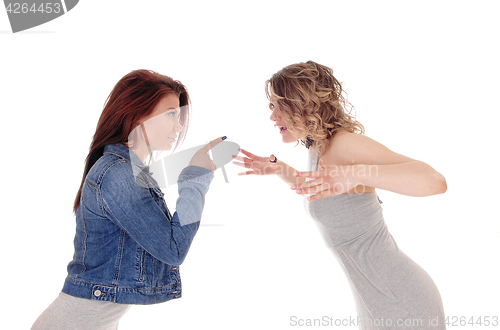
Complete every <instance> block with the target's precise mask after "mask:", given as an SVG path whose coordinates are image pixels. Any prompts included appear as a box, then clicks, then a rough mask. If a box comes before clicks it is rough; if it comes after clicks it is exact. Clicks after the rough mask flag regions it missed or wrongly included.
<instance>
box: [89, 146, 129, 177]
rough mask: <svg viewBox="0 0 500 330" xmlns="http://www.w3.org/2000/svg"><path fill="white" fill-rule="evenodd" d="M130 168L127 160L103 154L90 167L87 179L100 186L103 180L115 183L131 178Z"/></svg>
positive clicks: (114, 155)
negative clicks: (106, 179) (107, 179)
mask: <svg viewBox="0 0 500 330" xmlns="http://www.w3.org/2000/svg"><path fill="white" fill-rule="evenodd" d="M131 174H132V166H131V164H130V162H129V161H127V159H125V158H123V157H120V156H119V155H116V154H110V153H104V154H103V155H102V156H101V157H100V158H99V159H98V160H97V161H96V162H95V163H94V165H93V166H92V168H91V169H90V171H89V173H88V174H87V179H88V180H90V181H92V182H93V183H94V184H96V185H100V184H101V183H102V181H103V180H104V178H109V179H111V181H115V180H117V179H118V178H121V179H126V178H131Z"/></svg>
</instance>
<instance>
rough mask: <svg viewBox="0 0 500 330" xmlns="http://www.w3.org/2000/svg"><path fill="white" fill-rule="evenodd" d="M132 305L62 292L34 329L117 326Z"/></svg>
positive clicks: (104, 329) (98, 329) (82, 329)
mask: <svg viewBox="0 0 500 330" xmlns="http://www.w3.org/2000/svg"><path fill="white" fill-rule="evenodd" d="M130 306H131V305H124V304H116V303H112V302H108V301H98V300H90V299H84V298H79V297H74V296H71V295H69V294H66V293H64V292H61V293H60V294H59V297H57V298H56V300H54V302H53V303H52V304H51V305H50V306H49V307H47V309H46V310H45V311H44V312H43V313H42V314H41V315H40V316H39V317H38V319H37V320H36V321H35V324H33V326H32V328H31V330H46V329H50V330H90V329H92V330H116V329H118V323H119V322H120V319H121V318H122V316H123V315H125V313H126V312H127V311H128V310H129V309H130Z"/></svg>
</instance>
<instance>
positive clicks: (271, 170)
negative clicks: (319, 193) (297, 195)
mask: <svg viewBox="0 0 500 330" xmlns="http://www.w3.org/2000/svg"><path fill="white" fill-rule="evenodd" d="M240 151H241V153H242V154H244V155H245V156H246V157H241V156H236V157H234V158H235V159H237V160H239V161H241V162H242V163H240V162H236V161H233V164H235V165H238V166H241V167H245V168H249V169H251V170H250V171H246V172H242V173H238V175H252V174H253V175H276V176H278V177H279V178H280V179H281V180H283V181H284V182H285V183H286V184H288V185H289V186H292V185H297V184H302V183H304V182H305V181H306V179H305V178H302V177H295V176H294V175H293V174H294V173H295V172H296V170H295V169H294V168H293V167H291V166H290V165H288V164H286V163H285V162H283V161H281V160H278V161H277V162H276V163H271V162H270V161H269V159H275V157H274V155H271V156H270V157H269V158H268V157H259V156H256V155H254V154H252V153H251V152H248V151H246V150H244V149H240Z"/></svg>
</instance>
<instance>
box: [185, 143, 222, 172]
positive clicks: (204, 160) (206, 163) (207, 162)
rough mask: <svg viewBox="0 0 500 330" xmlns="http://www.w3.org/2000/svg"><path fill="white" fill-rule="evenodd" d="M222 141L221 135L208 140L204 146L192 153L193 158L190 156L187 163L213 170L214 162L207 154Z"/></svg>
mask: <svg viewBox="0 0 500 330" xmlns="http://www.w3.org/2000/svg"><path fill="white" fill-rule="evenodd" d="M222 141H224V140H222V137H220V138H217V139H215V140H213V141H211V142H209V143H208V144H207V145H206V146H204V147H203V148H201V149H200V150H198V151H197V152H196V153H195V154H194V156H193V158H191V161H190V162H189V165H190V166H191V165H193V166H199V167H204V168H206V169H207V170H211V171H215V165H214V162H213V161H212V159H211V158H210V156H209V155H208V151H209V150H210V149H212V148H213V147H215V146H216V145H218V144H219V143H221V142H222Z"/></svg>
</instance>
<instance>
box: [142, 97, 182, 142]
mask: <svg viewBox="0 0 500 330" xmlns="http://www.w3.org/2000/svg"><path fill="white" fill-rule="evenodd" d="M180 110H181V109H180V106H179V97H178V96H177V95H175V94H174V93H170V94H167V96H165V97H163V98H162V99H161V100H160V102H158V104H157V105H156V107H155V108H154V110H153V112H152V113H151V114H150V115H149V116H147V117H146V118H145V119H144V121H143V122H142V124H141V128H142V133H143V135H144V137H145V138H146V139H147V141H146V142H149V145H150V147H151V150H153V151H154V150H170V149H171V148H172V146H173V145H174V144H175V141H176V140H177V136H178V133H179V132H180V131H182V126H181V124H180V123H179V118H180Z"/></svg>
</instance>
